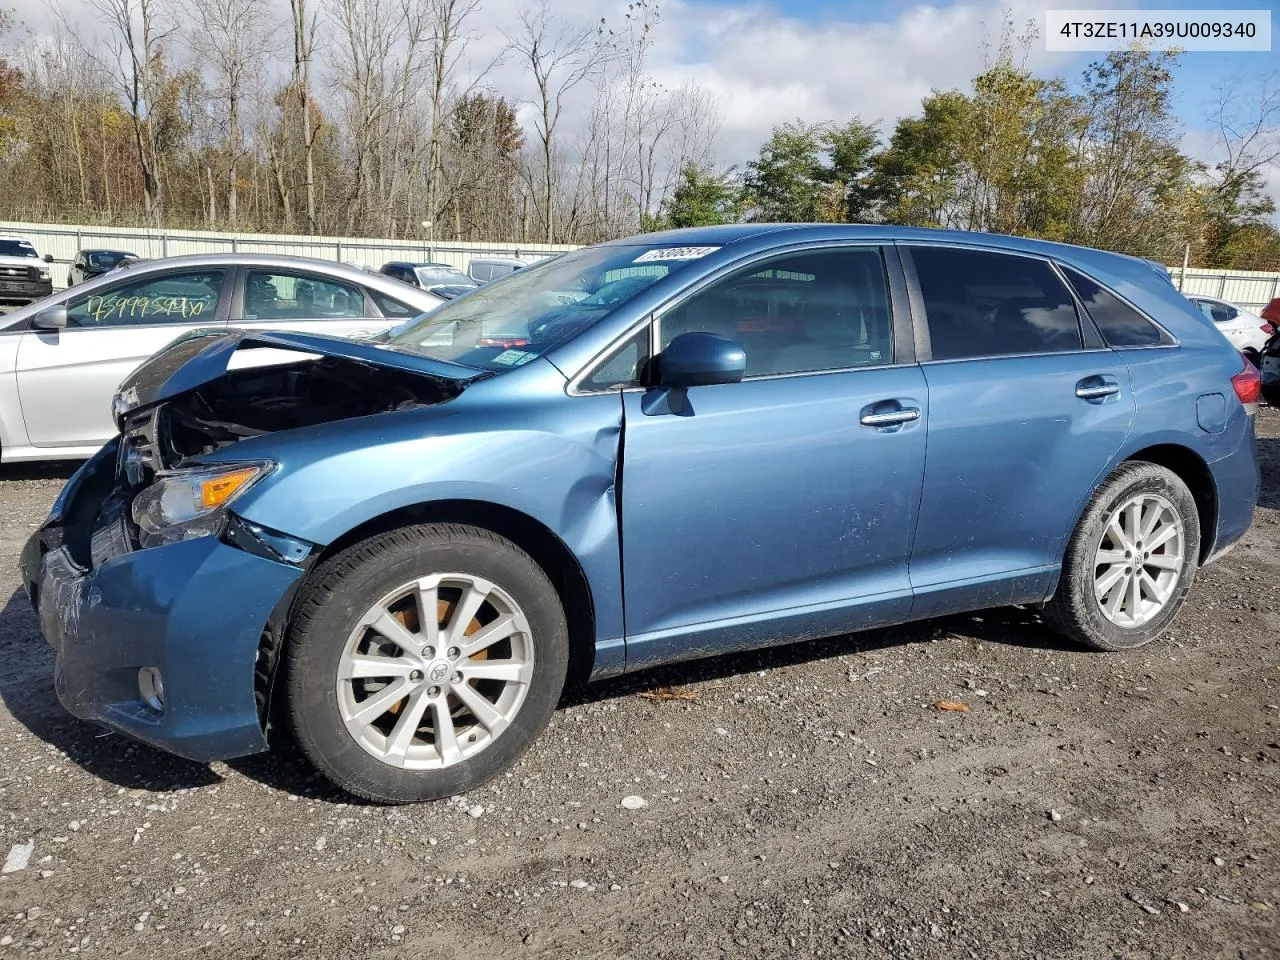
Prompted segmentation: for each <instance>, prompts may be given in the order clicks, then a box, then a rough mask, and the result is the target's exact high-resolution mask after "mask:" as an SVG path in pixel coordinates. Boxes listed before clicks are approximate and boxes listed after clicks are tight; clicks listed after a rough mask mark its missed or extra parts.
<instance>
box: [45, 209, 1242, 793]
mask: <svg viewBox="0 0 1280 960" xmlns="http://www.w3.org/2000/svg"><path fill="white" fill-rule="evenodd" d="M1258 389H1259V386H1258V374H1257V372H1256V371H1255V370H1254V368H1253V367H1252V365H1250V364H1247V363H1245V362H1244V360H1243V359H1242V358H1241V356H1240V354H1238V353H1237V352H1236V351H1235V350H1234V349H1232V347H1231V346H1230V345H1229V344H1228V343H1227V341H1226V340H1225V339H1224V338H1223V337H1222V336H1221V335H1220V334H1219V333H1218V332H1217V331H1216V330H1214V329H1213V327H1212V325H1211V324H1210V322H1209V321H1208V320H1207V319H1206V318H1205V317H1204V316H1203V315H1202V314H1201V313H1200V312H1199V311H1197V310H1196V309H1195V308H1194V307H1193V306H1192V305H1191V304H1190V303H1188V301H1187V300H1186V299H1185V298H1183V297H1182V296H1181V295H1179V293H1178V292H1177V290H1175V289H1174V288H1173V286H1172V285H1170V284H1169V282H1168V281H1167V280H1166V279H1165V278H1164V277H1162V276H1160V275H1159V274H1158V273H1157V272H1156V271H1155V270H1154V269H1153V268H1152V267H1151V265H1150V264H1148V263H1146V262H1145V261H1142V260H1138V259H1133V258H1129V257H1123V256H1117V255H1113V254H1107V253H1100V252H1098V251H1095V250H1086V249H1080V248H1076V247H1068V246H1060V245H1056V244H1051V243H1043V242H1036V241H1030V240H1019V239H1013V238H1009V237H999V236H989V235H982V234H965V233H949V232H939V231H927V230H909V229H895V228H890V227H860V226H830V227H826V226H794V225H767V224H755V225H746V226H733V227H716V228H708V229H699V230H688V231H677V232H672V233H665V234H652V235H648V236H642V237H637V238H633V239H628V240H621V241H617V242H614V243H608V244H603V245H600V246H595V247H589V248H586V249H582V250H578V251H575V252H573V253H567V254H564V255H563V256H560V257H557V258H555V259H554V260H550V261H547V262H546V263H543V264H540V265H536V266H531V267H529V268H528V269H526V270H522V271H520V272H518V273H515V274H513V275H511V276H509V277H507V278H505V279H503V280H500V281H498V282H496V283H494V284H492V285H490V286H486V287H483V288H481V289H479V290H477V291H475V292H474V293H472V294H470V295H468V296H467V297H464V298H462V299H460V300H457V301H455V302H453V303H450V304H447V305H445V306H443V307H441V308H439V309H438V310H437V311H435V312H434V313H431V314H429V315H425V316H423V317H421V318H419V319H417V320H414V321H410V322H408V323H406V324H404V325H402V326H401V327H399V328H396V329H395V330H393V331H391V333H390V334H388V335H386V337H385V338H384V340H383V341H382V342H352V341H343V340H338V339H331V338H326V337H319V336H306V335H301V334H256V333H255V334H248V333H242V332H236V331H229V332H228V331H226V330H223V331H217V332H214V331H210V332H207V333H203V334H201V333H197V334H195V335H192V336H189V337H187V338H184V339H182V340H179V341H178V342H176V343H175V344H173V345H172V346H171V347H169V348H168V349H166V350H165V351H164V352H162V353H160V354H158V355H157V356H155V357H154V358H152V359H151V360H150V361H149V362H148V363H147V364H145V365H144V366H143V367H142V368H140V369H139V370H138V371H137V372H136V374H134V375H133V376H132V377H131V379H130V380H129V381H128V382H126V383H125V384H124V385H123V386H122V387H121V390H120V392H119V394H118V395H117V397H116V401H115V415H116V417H117V420H118V424H119V428H120V435H119V437H118V438H117V439H115V440H113V441H112V442H111V443H110V444H108V445H107V447H106V448H105V449H103V450H102V452H101V453H99V454H98V455H97V456H96V457H94V458H93V459H92V460H91V461H89V462H88V463H86V464H85V465H84V466H83V468H81V469H80V470H79V472H77V473H76V475H75V476H74V477H72V478H71V480H70V481H69V482H68V483H67V485H66V487H65V489H64V490H63V491H62V493H61V495H60V496H59V497H58V500H57V502H56V504H55V505H54V508H53V512H52V514H51V515H50V517H49V520H48V522H47V523H46V524H45V525H44V527H43V528H42V529H41V530H40V531H39V532H38V533H37V534H36V535H35V536H34V537H33V538H32V539H31V541H30V543H29V544H28V546H27V548H26V550H25V551H24V555H23V570H24V581H25V582H26V585H27V589H28V591H29V592H30V594H31V598H32V600H33V601H34V602H35V604H36V607H37V610H38V612H39V619H40V623H41V627H42V629H43V631H44V634H45V636H46V637H47V638H48V640H49V642H50V643H51V644H52V645H53V646H54V648H55V649H56V651H57V667H56V677H55V679H56V688H57V691H58V695H59V697H60V698H61V700H62V702H63V703H64V704H65V706H66V707H67V709H69V710H70V711H71V712H72V713H74V714H75V715H77V716H79V717H84V718H91V719H94V720H99V721H103V722H105V723H107V724H109V725H110V726H112V727H114V728H116V729H117V730H120V731H123V732H124V733H127V734H129V735H131V736H133V737H136V738H138V739H140V740H143V741H146V742H147V743H150V744H153V745H155V746H157V747H160V748H162V749H165V750H169V751H172V752H173V753H176V754H180V755H182V756H185V757H191V758H194V759H197V760H202V761H208V760H212V759H215V758H225V757H232V756H237V755H241V754H248V753H253V752H255V751H261V750H265V749H266V748H267V739H266V729H267V726H268V718H269V717H287V718H288V719H289V721H290V722H291V725H292V727H293V729H294V731H295V732H296V735H297V739H298V740H299V741H300V743H301V745H302V748H303V749H304V750H305V751H306V753H307V755H308V756H309V757H310V758H311V759H312V760H313V761H314V762H315V764H316V766H317V767H318V768H319V769H320V770H322V771H323V772H324V773H325V774H326V775H327V776H328V777H329V778H331V779H332V780H333V781H334V782H335V783H336V784H338V785H340V786H341V787H343V788H344V789H346V790H348V791H350V792H352V793H354V794H359V795H361V796H363V797H368V798H372V799H376V800H382V801H390V802H399V801H411V800H420V799H424V798H431V797H440V796H444V795H448V794H451V793H455V792H458V791H462V790H466V789H469V788H471V787H473V786H475V785H476V784H478V783H480V782H482V781H484V780H485V779H487V778H489V777H491V776H493V775H494V774H496V773H498V772H499V771H501V770H503V769H504V768H506V767H508V766H509V765H510V764H511V763H512V762H513V760H515V758H516V757H517V756H518V755H519V754H520V753H521V751H522V750H524V749H525V748H526V747H527V746H528V745H529V743H530V742H531V741H532V740H533V738H534V737H536V736H537V735H538V732H539V731H540V730H541V729H542V727H543V725H544V724H545V723H546V722H547V720H548V718H549V717H550V715H551V713H552V711H553V709H554V707H555V705H556V702H557V700H558V698H559V697H560V694H561V690H562V688H563V686H564V684H565V682H566V677H573V676H575V675H582V676H587V675H589V676H591V677H603V676H608V675H611V674H617V673H621V672H623V671H628V670H636V669H639V668H643V667H648V666H652V665H654V664H659V663H669V662H671V661H675V660H680V659H685V658H692V657H705V656H710V655H716V654H725V653H730V652H733V651H741V650H745V649H749V648H755V647H763V646H768V645H772V644H782V643H792V642H795V641H798V640H804V639H807V638H812V637H819V636H828V635H835V634H841V633H845V632H847V631H854V630H861V629H865V628H868V627H875V626H883V625H886V624H898V623H903V622H905V621H908V620H918V619H921V618H925V617H934V616H938V615H941V614H948V613H954V612H957V611H967V610H976V609H981V608H987V607H993V606H1000V605H1005V604H1025V605H1028V606H1032V607H1035V608H1037V609H1039V610H1041V611H1042V612H1043V616H1044V618H1045V620H1046V621H1047V622H1048V623H1049V624H1050V625H1052V626H1053V627H1054V628H1055V629H1057V630H1059V631H1061V632H1062V633H1063V634H1065V635H1066V636H1068V637H1070V638H1072V639H1074V640H1076V641H1078V642H1079V643H1081V644H1084V645H1085V646H1088V647H1091V648H1095V649H1099V650H1124V649H1128V648H1132V647H1137V646H1139V645H1141V644H1144V643H1146V642H1147V641H1149V640H1151V639H1153V638H1154V637H1156V636H1157V635H1158V634H1160V633H1161V631H1163V630H1164V629H1165V628H1166V627H1168V626H1169V624H1170V622H1171V621H1172V620H1173V618H1174V617H1175V616H1176V614H1177V612H1178V609H1179V608H1180V607H1181V605H1182V603H1183V601H1184V598H1185V597H1186V594H1187V590H1188V589H1189V587H1190V586H1191V583H1192V579H1193V578H1194V576H1195V573H1196V570H1197V568H1198V567H1199V566H1201V565H1203V564H1205V563H1209V562H1211V561H1212V560H1213V559H1214V558H1215V557H1217V556H1219V555H1220V554H1222V553H1223V552H1224V551H1225V550H1227V549H1228V548H1229V547H1231V545H1232V544H1233V543H1235V542H1236V540H1238V539H1239V537H1240V536H1241V534H1243V533H1244V531H1245V529H1246V528H1247V527H1248V526H1249V522H1250V519H1251V516H1252V513H1253V508H1254V503H1255V500H1256V497H1257V491H1258V467H1257V462H1256V459H1255V455H1254V440H1253V417H1252V413H1253V412H1254V410H1255V409H1256V405H1257V402H1258Z"/></svg>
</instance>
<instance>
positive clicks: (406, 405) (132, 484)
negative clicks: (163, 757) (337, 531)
mask: <svg viewBox="0 0 1280 960" xmlns="http://www.w3.org/2000/svg"><path fill="white" fill-rule="evenodd" d="M241 347H254V348H265V349H252V350H244V351H243V352H241V353H239V354H237V350H239V349H240V348H241ZM370 354H372V355H370ZM242 361H243V362H242ZM432 366H440V367H450V366H452V365H447V364H443V365H434V364H433V363H432V362H430V361H427V362H426V363H425V364H424V363H421V362H419V358H415V357H409V356H406V355H402V354H399V355H398V354H393V353H391V352H390V351H380V350H378V349H377V348H376V347H371V346H367V345H355V344H351V343H349V342H347V341H337V340H333V339H332V338H327V337H308V336H305V335H292V334H270V335H266V334H264V335H253V336H250V335H246V334H244V333H241V332H238V331H233V332H230V333H226V332H222V333H202V334H197V335H194V336H191V337H188V338H183V339H180V340H179V341H177V342H175V343H174V344H173V345H172V346H170V347H169V348H168V349H167V350H165V351H162V352H161V353H160V354H157V355H156V357H154V358H152V359H151V360H150V361H148V362H147V363H146V364H144V365H143V366H142V367H141V368H139V370H138V371H137V372H135V374H134V375H133V376H131V377H130V379H129V380H128V381H126V383H125V384H124V385H123V386H122V388H121V391H120V394H119V395H118V397H117V402H116V404H115V413H116V415H117V418H118V425H119V427H120V430H121V432H120V435H119V436H118V437H117V438H116V439H114V440H112V441H111V442H110V443H109V444H107V445H106V446H105V447H104V448H103V449H102V450H101V451H100V452H99V453H98V454H97V455H95V456H94V457H93V458H92V459H91V460H89V461H88V462H86V463H85V464H84V466H83V467H82V468H81V469H80V470H79V471H77V472H76V474H75V475H74V476H73V477H72V478H71V479H70V480H69V481H68V482H67V484H66V486H65V487H64V489H63V491H62V492H61V493H60V495H59V497H58V499H57V501H56V502H55V505H54V508H53V510H52V511H51V513H50V516H49V518H48V520H47V521H46V523H45V524H44V526H43V527H42V528H41V529H40V530H39V531H37V533H36V534H35V535H34V536H33V537H32V538H31V540H30V541H29V542H28V544H27V545H26V548H25V549H24V550H23V554H22V561H21V566H22V576H23V582H24V585H25V586H26V589H27V592H28V594H29V596H30V597H31V600H32V603H33V604H34V605H35V607H36V611H37V615H38V618H39V621H40V626H41V631H42V632H43V634H44V636H45V638H46V639H47V640H48V642H49V643H50V645H51V646H53V648H54V650H55V651H56V653H57V660H56V666H55V678H54V679H55V684H54V685H55V689H56V690H57V692H58V696H59V699H60V700H61V701H62V702H63V704H64V706H66V707H67V709H68V710H69V711H70V712H71V713H73V714H75V715H76V716H79V717H82V718H85V719H93V720H98V721H101V722H104V723H106V724H108V725H109V726H111V727H113V728H115V729H117V730H121V731H123V732H125V733H128V734H129V735H131V736H134V737H136V738H138V739H140V740H143V741H145V742H149V743H152V744H154V745H156V746H159V747H161V748H163V749H166V750H169V751H171V752H173V753H177V754H179V755H180V756H186V757H190V758H192V759H196V760H212V759H219V758H226V757H231V756H238V755H242V754H245V753H252V752H256V751H259V750H263V749H266V740H265V736H264V734H263V718H264V712H265V707H266V690H267V686H266V684H267V681H269V677H270V673H271V670H272V669H273V667H274V655H275V650H276V649H278V642H276V641H278V638H279V636H280V633H281V630H282V628H283V622H284V619H285V618H286V617H287V613H288V608H289V604H290V601H291V598H292V595H293V593H294V591H295V590H296V588H297V586H298V584H299V583H300V582H301V580H302V577H303V575H304V574H305V571H306V569H307V567H308V565H309V564H310V562H311V560H312V558H313V556H314V545H313V544H310V543H308V542H306V541H305V540H300V539H298V538H296V537H292V536H290V535H288V534H287V533H285V532H282V531H278V530H272V529H269V528H267V527H264V526H262V525H260V524H255V523H251V522H249V521H247V520H244V519H243V518H241V517H238V516H237V515H236V514H235V513H234V512H233V510H232V509H231V508H232V506H233V504H234V502H235V500H236V499H237V498H238V497H239V496H240V495H241V494H243V493H244V492H246V491H247V490H249V489H250V488H252V487H253V486H254V485H255V484H257V483H258V482H260V481H261V480H263V479H264V478H266V477H267V476H269V475H270V474H271V473H272V472H273V471H274V470H275V469H276V468H277V464H276V463H275V462H273V461H272V460H270V459H264V458H263V457H262V455H261V454H260V453H259V454H258V455H256V456H252V457H245V458H243V459H236V458H235V457H234V455H231V456H227V455H226V450H227V448H229V447H232V446H234V445H235V444H237V443H240V442H241V441H244V440H246V439H249V438H252V437H260V436H262V435H264V434H270V433H277V432H281V431H287V430H301V429H305V428H308V427H314V426H317V425H320V424H324V423H329V422H333V421H338V420H350V419H354V418H359V417H365V416H370V415H374V414H380V413H387V412H392V411H398V410H405V409H410V408H414V407H421V406H427V405H431V404H439V403H444V402H446V401H448V400H450V399H452V398H454V397H456V396H457V395H458V394H459V393H461V391H462V390H463V389H464V388H465V386H466V383H467V382H468V380H469V379H471V378H472V377H474V376H476V375H478V374H477V372H476V371H472V370H469V369H467V368H457V370H440V369H428V367H432ZM459 372H462V373H463V375H462V376H459V375H457V374H458V373H459ZM215 453H220V454H221V455H220V456H218V457H217V458H215V460H213V461H207V460H206V459H205V458H208V457H209V456H210V455H212V454H215ZM264 637H268V638H275V640H273V641H272V642H269V643H267V644H265V645H264V643H263V638H264ZM264 651H265V656H266V658H267V661H268V662H265V663H264V662H263V657H264ZM157 690H160V693H157Z"/></svg>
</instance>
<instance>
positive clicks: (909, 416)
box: [858, 407, 920, 427]
mask: <svg viewBox="0 0 1280 960" xmlns="http://www.w3.org/2000/svg"><path fill="white" fill-rule="evenodd" d="M919 419H920V408H919V407H903V408H902V409H900V410H886V411H884V412H883V413H864V414H863V415H862V418H861V419H860V420H859V421H858V422H859V423H861V424H862V425H863V426H864V427H896V426H898V425H899V424H903V423H910V422H911V421H913V420H919Z"/></svg>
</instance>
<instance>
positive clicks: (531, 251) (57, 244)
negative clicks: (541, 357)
mask: <svg viewBox="0 0 1280 960" xmlns="http://www.w3.org/2000/svg"><path fill="white" fill-rule="evenodd" d="M0 233H15V234H18V235H19V236H23V237H26V238H27V239H29V240H30V241H31V242H32V243H34V244H35V245H36V249H37V250H39V251H40V253H41V254H45V253H50V254H53V258H54V264H55V269H54V271H53V284H54V286H55V287H61V286H63V285H64V284H65V283H66V281H67V267H68V266H69V265H70V264H71V261H72V259H74V257H75V255H76V251H77V250H85V249H91V248H94V247H102V248H105V249H109V250H130V251H132V252H133V253H136V254H138V256H140V257H147V258H156V257H176V256H179V255H181V254H184V253H279V254H288V255H290V256H298V257H319V258H320V259H322V260H340V261H345V262H348V263H359V264H362V265H364V266H367V267H372V268H373V269H375V270H376V269H377V268H378V267H380V266H382V264H384V263H386V262H387V261H388V260H414V261H423V262H427V261H430V262H435V263H448V264H452V265H453V266H455V267H458V268H459V269H461V270H466V268H467V264H468V263H470V262H471V258H472V257H483V256H490V257H494V256H498V257H520V258H521V259H524V260H540V259H542V258H543V257H549V256H551V255H552V254H555V253H562V252H563V251H565V250H572V249H574V248H573V247H572V246H570V245H567V244H550V243H463V242H458V241H446V242H434V241H431V240H385V239H374V238H367V237H361V238H356V237H309V236H303V235H290V234H269V233H215V232H210V231H205V230H146V229H140V228H136V227H89V226H62V225H58V224H41V223H14V222H9V221H0ZM57 267H60V269H57ZM1170 271H1171V272H1172V274H1173V281H1174V283H1175V284H1178V286H1179V289H1181V290H1182V292H1183V293H1202V294H1205V295H1206V296H1211V297H1220V298H1221V299H1223V300H1230V301H1231V302H1232V303H1236V304H1239V305H1240V306H1242V307H1245V308H1247V309H1249V310H1253V311H1255V312H1256V311H1258V310H1260V309H1262V308H1263V307H1264V306H1266V305H1267V304H1268V303H1270V302H1271V300H1272V299H1273V298H1275V297H1280V272H1277V273H1259V272H1252V271H1247V270H1207V269H1203V268H1200V267H1189V268H1188V269H1187V272H1186V276H1185V278H1184V277H1183V276H1182V267H1181V266H1175V267H1171V268H1170Z"/></svg>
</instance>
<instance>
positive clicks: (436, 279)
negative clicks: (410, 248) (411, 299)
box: [380, 260, 479, 300]
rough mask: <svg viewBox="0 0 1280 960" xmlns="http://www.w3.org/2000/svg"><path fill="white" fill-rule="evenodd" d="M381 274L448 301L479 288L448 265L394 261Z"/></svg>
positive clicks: (385, 265) (386, 264)
mask: <svg viewBox="0 0 1280 960" xmlns="http://www.w3.org/2000/svg"><path fill="white" fill-rule="evenodd" d="M380 272H382V273H385V274H386V275H387V276H389V277H395V278H396V279H397V280H399V281H401V282H402V283H407V284H409V285H410V286H413V287H421V288H422V289H423V290H430V291H431V292H432V293H434V294H437V295H438V296H441V297H444V298H445V299H446V300H452V299H454V298H455V297H460V296H462V294H464V293H466V292H468V291H469V290H471V289H474V288H475V287H477V286H479V284H477V283H476V282H475V281H474V280H472V279H471V278H470V277H468V276H467V275H466V274H465V273H463V272H462V271H461V270H459V269H458V268H457V267H453V266H450V265H449V264H447V263H407V262H405V261H401V260H393V261H392V262H390V263H384V264H383V265H382V270H381V271H380Z"/></svg>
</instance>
